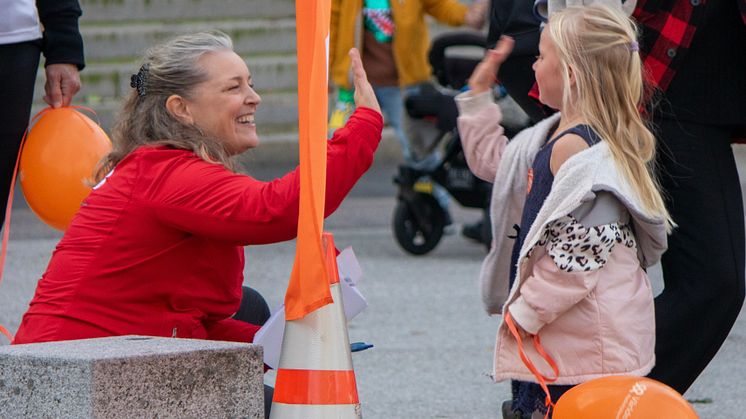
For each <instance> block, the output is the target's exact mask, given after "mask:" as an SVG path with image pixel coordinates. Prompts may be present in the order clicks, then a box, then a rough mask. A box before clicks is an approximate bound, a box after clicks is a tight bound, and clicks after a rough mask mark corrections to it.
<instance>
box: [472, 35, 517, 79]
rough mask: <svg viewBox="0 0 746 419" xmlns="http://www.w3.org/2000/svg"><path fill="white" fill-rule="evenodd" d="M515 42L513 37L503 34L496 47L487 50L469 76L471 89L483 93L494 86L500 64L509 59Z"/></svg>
mask: <svg viewBox="0 0 746 419" xmlns="http://www.w3.org/2000/svg"><path fill="white" fill-rule="evenodd" d="M513 44H515V41H514V40H513V38H511V37H509V36H505V35H503V36H501V37H500V40H499V41H498V42H497V45H496V46H495V49H491V50H488V51H487V54H486V55H485V56H484V58H483V59H482V61H481V62H480V63H479V64H478V65H477V67H476V68H475V69H474V72H473V73H471V77H469V89H470V90H471V91H472V92H473V93H482V92H485V91H487V90H490V89H491V88H492V86H493V85H494V84H495V80H496V77H497V71H498V70H499V69H500V65H501V64H502V63H503V62H505V60H506V59H508V56H509V55H510V52H511V51H513Z"/></svg>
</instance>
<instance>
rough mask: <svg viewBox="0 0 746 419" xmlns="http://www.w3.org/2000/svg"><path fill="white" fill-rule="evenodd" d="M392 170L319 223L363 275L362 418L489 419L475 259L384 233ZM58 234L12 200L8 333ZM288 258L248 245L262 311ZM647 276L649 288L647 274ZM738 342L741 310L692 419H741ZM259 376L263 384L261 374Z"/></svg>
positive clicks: (1, 288)
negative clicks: (403, 246) (408, 246)
mask: <svg viewBox="0 0 746 419" xmlns="http://www.w3.org/2000/svg"><path fill="white" fill-rule="evenodd" d="M740 160H741V161H744V162H746V159H745V158H740ZM742 167H744V169H746V166H744V165H742ZM284 170H285V168H284V167H277V168H267V167H254V172H255V174H256V175H257V177H259V178H264V179H267V178H271V177H273V176H274V175H276V174H278V173H281V172H283V171H284ZM393 170H394V169H393V167H392V166H390V165H386V164H383V163H382V164H377V165H376V166H375V167H374V168H373V170H371V172H370V173H369V174H368V175H366V177H365V178H364V179H363V180H362V181H361V183H360V185H359V186H358V187H357V188H356V189H355V191H353V193H352V195H351V197H350V198H348V200H347V201H345V203H344V204H343V205H342V207H341V208H340V209H339V210H338V211H337V213H335V214H334V215H333V216H332V217H331V218H330V219H329V220H328V221H327V224H326V229H327V230H329V231H331V232H333V233H334V234H335V240H336V242H337V244H338V246H340V247H345V246H348V245H351V246H353V248H354V249H355V252H356V253H357V255H358V258H359V259H360V262H361V264H362V267H363V271H364V274H365V277H364V279H363V281H362V283H361V284H360V288H361V290H362V291H363V293H364V294H365V296H366V297H367V298H368V300H369V303H370V307H369V308H368V309H367V310H366V311H365V312H363V313H362V314H360V316H359V317H358V318H356V319H355V320H354V321H353V322H352V323H351V324H350V338H351V340H352V341H366V342H370V343H373V344H374V345H375V348H373V349H370V350H367V351H364V352H360V353H355V354H354V355H353V361H354V363H355V369H356V377H357V380H358V385H359V391H360V398H361V400H362V403H363V412H364V415H365V417H366V418H381V419H390V418H467V419H468V418H497V417H499V413H498V412H499V410H498V406H499V404H500V402H501V401H502V400H503V399H505V398H506V397H507V396H508V394H509V392H508V387H507V385H506V384H504V383H502V384H493V383H491V382H490V379H489V378H488V377H487V373H488V371H489V370H490V366H491V358H492V348H493V343H494V335H495V331H496V329H497V325H498V319H497V318H490V317H487V316H486V315H485V314H484V313H483V311H482V309H481V306H480V302H479V297H478V288H477V283H476V278H477V275H478V271H479V266H480V263H481V260H482V258H483V257H484V255H485V252H484V250H483V248H482V247H481V246H479V245H476V244H473V243H471V242H468V241H467V240H465V239H463V238H462V237H460V236H459V235H451V236H447V237H445V238H444V240H443V242H442V243H441V244H440V246H439V247H438V248H437V249H436V250H435V251H434V252H433V253H431V254H430V255H428V256H425V257H412V256H409V255H407V254H405V253H404V252H403V251H401V250H400V249H399V248H398V246H397V244H396V243H395V242H394V239H393V237H392V233H391V230H390V227H389V221H390V217H391V213H392V210H393V206H394V203H395V202H394V198H393V195H394V188H393V186H392V185H391V183H390V178H391V175H392V173H393ZM478 216H479V215H478V213H477V212H474V211H467V210H461V209H456V210H455V211H454V218H455V221H456V223H464V222H470V221H472V220H475V219H476V218H477V217H478ZM58 238H59V234H58V233H56V232H54V231H52V230H50V229H48V228H46V227H45V226H44V225H43V224H40V223H39V222H38V221H37V220H36V219H35V218H34V216H33V215H32V214H31V213H30V212H29V211H28V209H26V208H25V205H24V204H23V203H22V202H19V203H18V204H17V205H16V210H15V213H14V219H13V222H12V229H11V242H10V246H9V249H8V260H7V264H6V270H5V277H4V278H3V283H2V284H1V285H0V323H2V324H4V325H5V326H8V327H9V328H10V329H11V330H15V329H16V327H17V325H18V321H19V319H20V316H21V314H22V313H23V311H24V310H25V307H26V305H27V303H28V300H29V299H30V298H31V295H32V294H33V290H34V286H35V282H36V281H37V280H38V278H39V276H40V275H41V273H42V272H43V270H44V268H45V267H46V264H47V261H48V259H49V257H50V254H51V251H52V250H53V248H54V245H55V243H56V241H57V240H58ZM293 253H294V245H293V243H292V242H288V243H282V244H277V245H271V246H256V247H251V248H248V249H247V256H248V257H247V260H248V264H247V268H246V277H247V282H248V283H249V284H251V285H252V286H254V287H256V288H257V289H259V290H260V291H261V292H262V293H263V294H264V295H265V296H266V298H267V300H268V301H269V303H270V306H271V307H274V306H276V305H278V304H279V303H280V302H281V301H282V298H283V295H284V290H285V287H286V284H287V279H288V277H289V273H290V269H291V264H292V259H293ZM653 279H654V282H655V287H656V288H657V289H658V290H659V289H660V288H661V286H662V285H661V283H660V275H659V273H658V272H656V271H655V270H654V271H653ZM0 339H2V338H0ZM745 344H746V316H744V315H743V313H742V315H741V317H740V318H739V321H738V323H737V324H736V326H735V328H734V329H733V331H732V332H731V334H730V336H729V337H728V339H727V340H726V342H725V345H724V346H723V348H722V349H721V351H720V352H719V354H718V355H717V357H716V358H715V360H714V361H713V362H712V363H711V364H710V366H709V367H708V368H707V370H706V371H705V373H704V374H703V375H702V376H701V378H700V379H699V380H698V381H697V383H695V385H694V386H693V387H692V389H691V390H690V391H689V392H688V393H687V394H686V397H687V398H689V399H691V400H694V401H697V403H695V405H694V406H695V408H696V409H697V411H698V412H699V413H700V414H701V415H702V417H703V418H737V417H743V412H744V411H746V402H745V401H744V399H743V395H744V394H746V378H744V377H746V363H744V348H745V347H746V345H745ZM682 368H686V366H682ZM267 380H268V381H269V382H272V380H273V376H272V374H271V373H270V374H268V376H267Z"/></svg>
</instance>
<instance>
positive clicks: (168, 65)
mask: <svg viewBox="0 0 746 419" xmlns="http://www.w3.org/2000/svg"><path fill="white" fill-rule="evenodd" d="M351 56H352V58H353V65H352V66H353V70H354V75H355V85H356V86H355V87H356V88H355V91H356V97H355V99H356V102H357V103H356V104H357V106H358V110H357V111H356V112H355V114H354V115H353V116H352V117H351V118H350V120H349V122H348V123H347V125H346V126H345V127H344V128H343V129H340V130H338V131H337V132H336V133H335V135H334V137H333V138H332V139H331V140H330V141H329V143H328V151H327V158H328V160H327V161H328V163H327V164H328V166H327V177H326V207H325V216H328V215H330V214H331V213H332V212H333V211H334V210H335V209H336V208H337V207H338V206H339V205H340V204H341V202H342V200H343V199H344V197H345V196H346V195H347V193H348V192H349V191H350V190H351V189H352V187H353V185H354V184H355V182H356V181H357V180H358V179H359V178H360V177H361V176H362V175H363V173H364V172H365V171H366V170H367V169H368V167H370V165H371V163H372V160H373V155H374V152H375V150H376V147H377V146H378V142H379V140H380V138H381V129H382V118H381V114H380V109H379V107H378V103H377V102H376V99H375V95H374V94H373V91H372V89H371V87H370V84H368V82H367V80H366V76H365V72H364V71H363V69H362V64H361V63H360V59H359V56H358V54H357V51H351ZM132 87H133V91H132V93H131V94H130V96H129V98H128V99H127V101H126V103H125V104H124V108H123V111H122V114H121V117H120V120H119V121H118V123H117V125H116V127H115V130H114V133H113V141H114V150H113V151H112V152H111V154H109V155H108V156H107V157H106V158H105V159H104V160H103V161H102V163H101V165H100V167H99V169H98V172H97V174H96V175H95V179H96V181H97V182H98V184H97V185H96V186H95V187H94V190H93V191H92V192H91V194H90V195H89V196H88V198H86V199H85V201H84V202H83V204H82V206H81V208H80V210H79V212H78V213H77V215H76V216H75V218H74V219H73V221H72V223H71V225H70V226H69V228H68V229H67V231H66V232H65V235H64V237H63V238H62V240H61V241H60V242H59V244H58V245H57V248H56V249H55V251H54V254H53V255H52V258H51V261H50V263H49V266H48V267H47V270H46V272H45V273H44V275H43V276H42V278H41V280H40V281H39V283H38V285H37V289H36V294H35V295H34V298H33V300H32V301H31V303H30V307H29V309H28V311H27V312H26V314H25V315H24V316H23V320H22V322H21V326H20V328H19V330H18V332H17V334H16V338H15V340H14V342H13V343H30V342H44V341H57V340H68V339H81V338H94V337H103V336H113V335H126V334H138V335H151V336H167V337H171V336H173V337H180V338H197V339H215V340H233V341H243V342H251V341H252V340H253V337H254V334H255V332H256V331H257V330H258V329H259V325H260V324H261V323H263V322H264V320H266V317H267V316H268V310H266V303H265V302H264V301H263V299H262V298H261V296H259V295H258V293H256V292H255V291H253V290H248V289H246V288H245V289H242V283H243V280H244V278H243V270H244V250H243V246H246V245H249V244H265V243H274V242H280V241H284V240H290V239H292V238H293V237H295V234H296V230H297V223H298V203H299V193H300V192H299V185H300V179H299V172H298V170H297V169H296V170H294V171H292V172H290V173H288V174H287V175H285V176H283V177H282V178H280V179H277V180H274V181H272V182H261V181H258V180H255V179H253V178H251V177H249V176H246V175H243V174H239V173H235V172H234V171H232V170H231V168H232V164H231V158H232V157H233V156H235V155H237V154H239V153H241V152H243V151H246V150H248V149H250V148H253V147H255V146H257V144H258V142H259V139H258V137H257V132H256V125H255V122H254V114H255V113H256V109H257V107H258V106H259V104H260V102H261V99H260V97H259V95H258V94H257V93H256V92H255V91H254V89H253V79H252V76H251V73H250V72H249V69H248V68H247V67H246V64H245V62H244V61H243V59H241V57H239V56H238V55H237V54H236V53H234V52H233V51H232V43H231V40H230V38H229V37H228V36H227V35H225V34H222V33H199V34H193V35H186V36H182V37H179V38H176V39H174V40H172V41H170V42H167V43H165V44H163V45H160V46H157V47H154V48H152V49H151V50H150V51H148V53H147V54H146V57H145V60H144V64H143V66H142V67H141V68H140V71H139V72H138V73H137V74H136V75H134V76H132ZM242 293H243V294H244V302H243V306H242V307H241V310H239V307H240V306H241V300H242ZM237 312H238V313H237ZM247 313H248V315H246V314H247ZM252 313H253V314H252ZM236 314H238V315H239V316H242V317H243V319H241V320H239V319H237V318H236V316H235V315H236Z"/></svg>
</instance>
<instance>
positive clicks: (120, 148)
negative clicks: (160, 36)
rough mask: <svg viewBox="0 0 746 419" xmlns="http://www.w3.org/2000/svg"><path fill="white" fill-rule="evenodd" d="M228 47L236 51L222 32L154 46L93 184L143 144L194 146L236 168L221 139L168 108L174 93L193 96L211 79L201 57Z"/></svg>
mask: <svg viewBox="0 0 746 419" xmlns="http://www.w3.org/2000/svg"><path fill="white" fill-rule="evenodd" d="M226 50H227V51H232V50H233V42H232V41H231V39H230V37H229V36H228V35H226V34H225V33H223V32H220V31H211V32H200V33H194V34H189V35H181V36H178V37H176V38H173V39H171V40H170V41H167V42H165V43H163V44H160V45H157V46H154V47H152V48H150V49H149V50H148V51H147V52H146V53H145V57H144V59H143V61H142V64H143V68H146V69H147V70H141V71H140V72H139V73H138V74H139V75H141V76H142V77H143V78H142V81H141V86H140V87H141V91H142V93H141V92H140V91H138V89H136V88H133V89H132V91H131V92H130V94H129V96H128V97H127V99H126V100H125V102H124V105H123V106H122V110H121V111H120V114H119V117H118V119H117V121H116V123H115V124H114V129H113V132H112V143H113V145H114V148H113V150H112V151H111V152H110V153H109V154H108V155H106V156H105V157H104V158H103V159H102V160H101V161H100V162H99V164H98V166H97V167H96V169H95V171H94V173H93V180H92V183H93V184H95V183H97V182H99V181H100V180H101V179H103V178H104V177H105V176H106V174H107V173H109V171H111V170H112V169H113V168H114V166H116V165H117V163H119V162H120V161H121V160H122V159H124V158H125V157H127V155H129V154H130V153H131V152H132V151H134V150H135V149H136V148H138V147H140V146H143V145H153V146H155V145H167V146H170V147H173V148H178V149H184V150H191V151H193V152H194V153H195V154H196V155H198V156H199V157H201V158H202V159H204V160H206V161H209V162H212V163H217V164H222V165H224V166H226V167H227V168H229V169H232V168H233V165H234V163H233V161H232V160H231V158H230V156H229V155H228V153H227V152H226V150H225V149H224V147H223V145H222V143H221V141H219V140H218V139H215V138H210V137H208V136H206V135H205V134H204V133H203V132H202V131H201V130H200V129H199V128H198V127H197V126H195V125H187V124H184V123H183V122H181V121H179V120H178V119H177V118H176V117H174V116H173V115H171V113H170V112H169V111H168V110H167V109H166V99H168V97H169V96H171V95H179V96H182V97H186V98H190V97H192V92H193V91H194V88H195V86H196V85H198V84H199V83H202V82H203V81H205V80H206V79H207V72H206V71H205V70H204V69H203V68H202V67H200V65H199V64H198V62H197V61H198V60H199V59H200V57H202V55H204V54H207V53H210V52H216V51H226ZM133 82H134V81H133Z"/></svg>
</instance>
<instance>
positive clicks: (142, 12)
mask: <svg viewBox="0 0 746 419" xmlns="http://www.w3.org/2000/svg"><path fill="white" fill-rule="evenodd" d="M80 5H81V7H82V8H83V18H84V19H86V20H89V21H122V20H133V19H136V20H150V21H153V20H164V21H174V20H182V19H192V20H200V19H205V18H238V17H241V18H246V19H259V18H281V17H288V16H295V1H293V0H220V1H215V0H81V1H80Z"/></svg>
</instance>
